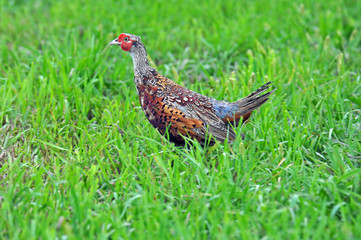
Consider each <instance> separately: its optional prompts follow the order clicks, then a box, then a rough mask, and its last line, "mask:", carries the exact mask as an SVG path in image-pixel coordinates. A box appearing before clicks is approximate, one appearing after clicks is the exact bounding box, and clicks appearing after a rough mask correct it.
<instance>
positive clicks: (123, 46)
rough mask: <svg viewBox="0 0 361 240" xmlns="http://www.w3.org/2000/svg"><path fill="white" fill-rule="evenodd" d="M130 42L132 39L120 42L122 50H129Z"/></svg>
mask: <svg viewBox="0 0 361 240" xmlns="http://www.w3.org/2000/svg"><path fill="white" fill-rule="evenodd" d="M132 44H133V42H132V41H129V42H122V43H121V44H120V47H121V48H122V49H123V50H124V51H127V52H128V51H129V50H130V49H131V48H132Z"/></svg>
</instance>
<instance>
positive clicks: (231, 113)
mask: <svg viewBox="0 0 361 240" xmlns="http://www.w3.org/2000/svg"><path fill="white" fill-rule="evenodd" d="M110 44H112V45H119V46H120V47H122V49H123V50H124V51H129V53H130V55H131V56H132V58H133V64H134V82H135V84H136V87H137V90H138V94H139V99H140V104H141V106H142V109H143V111H144V112H145V115H146V117H147V119H148V120H149V122H150V123H151V124H152V125H153V127H155V128H156V129H158V131H159V132H160V133H161V134H162V135H167V136H169V140H170V141H172V142H174V143H175V144H177V145H184V143H185V140H184V136H186V137H190V138H192V139H195V140H197V141H199V142H200V143H201V144H204V143H205V141H206V139H207V136H209V135H211V136H212V137H211V138H210V141H211V143H214V139H216V140H218V141H221V142H223V141H224V140H225V139H227V138H228V139H229V140H230V141H233V140H235V138H236V134H235V132H234V130H233V129H232V126H237V125H238V124H239V122H240V119H241V118H242V119H243V120H242V123H245V122H246V121H247V120H248V119H249V117H250V115H251V113H252V111H253V110H255V109H256V108H258V107H260V106H261V105H262V104H264V103H265V102H266V101H267V100H268V97H269V96H270V94H272V92H274V91H275V90H273V91H270V92H268V93H266V94H263V95H260V94H261V93H263V92H265V91H266V90H267V89H268V88H269V85H270V82H268V83H266V84H265V85H263V86H262V87H261V88H259V89H257V90H256V91H255V92H253V93H252V94H250V95H249V96H247V97H245V98H243V99H241V100H239V101H236V102H232V103H229V102H225V101H217V100H215V99H213V98H209V97H206V96H203V95H201V94H199V93H196V92H194V91H191V90H189V89H186V88H184V87H182V86H180V85H178V84H177V83H175V82H173V81H171V80H170V79H168V78H166V77H164V76H162V75H160V74H158V73H157V72H156V70H155V69H153V68H151V67H150V66H149V64H148V60H147V58H146V56H147V52H146V50H145V48H144V45H143V44H142V42H141V40H140V37H138V36H136V35H132V34H121V35H120V36H119V37H118V38H117V39H115V40H114V41H113V42H111V43H110ZM167 130H168V131H167Z"/></svg>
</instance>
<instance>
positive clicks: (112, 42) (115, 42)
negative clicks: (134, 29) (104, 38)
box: [108, 38, 120, 46]
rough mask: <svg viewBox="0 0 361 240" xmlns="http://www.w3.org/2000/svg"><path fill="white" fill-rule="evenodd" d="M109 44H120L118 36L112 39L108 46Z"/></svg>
mask: <svg viewBox="0 0 361 240" xmlns="http://www.w3.org/2000/svg"><path fill="white" fill-rule="evenodd" d="M109 45H120V43H119V42H118V38H116V39H114V40H113V41H111V42H110V43H109V44H108V46H109Z"/></svg>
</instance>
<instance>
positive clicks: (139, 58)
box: [129, 45, 154, 76]
mask: <svg viewBox="0 0 361 240" xmlns="http://www.w3.org/2000/svg"><path fill="white" fill-rule="evenodd" d="M129 53H130V56H131V57H132V59H133V64H134V75H135V76H148V75H149V74H151V71H154V69H153V68H152V67H150V66H149V63H148V59H147V51H146V50H145V48H144V46H142V45H138V46H137V48H136V49H135V51H132V52H129Z"/></svg>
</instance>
